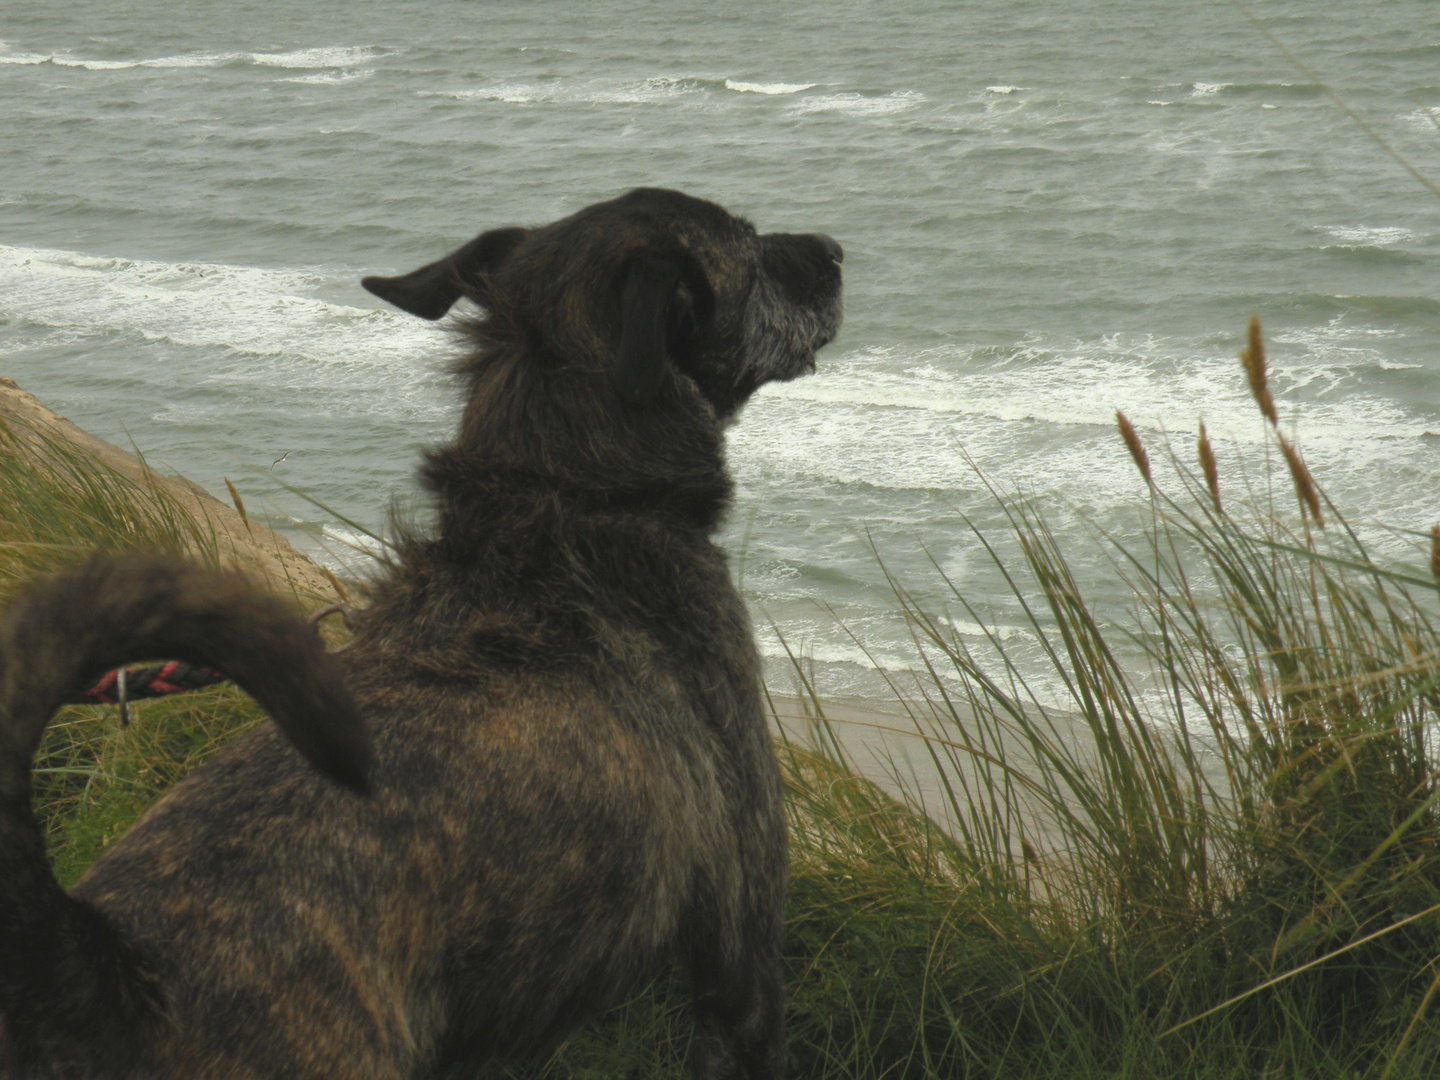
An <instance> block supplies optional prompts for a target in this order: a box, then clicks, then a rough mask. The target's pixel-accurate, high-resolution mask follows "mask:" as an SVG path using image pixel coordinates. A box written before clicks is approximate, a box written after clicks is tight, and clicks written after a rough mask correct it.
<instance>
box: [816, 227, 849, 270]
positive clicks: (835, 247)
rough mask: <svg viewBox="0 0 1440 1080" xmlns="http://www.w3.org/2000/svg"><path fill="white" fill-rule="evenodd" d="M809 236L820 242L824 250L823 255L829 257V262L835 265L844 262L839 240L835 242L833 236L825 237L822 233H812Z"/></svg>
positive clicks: (842, 249)
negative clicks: (831, 261)
mask: <svg viewBox="0 0 1440 1080" xmlns="http://www.w3.org/2000/svg"><path fill="white" fill-rule="evenodd" d="M811 235H813V236H814V237H815V239H816V240H819V241H820V246H821V247H823V248H824V249H825V254H826V255H828V256H830V258H831V260H833V261H834V262H837V263H843V262H844V261H845V249H844V248H842V247H841V246H840V241H839V240H836V239H835V238H834V237H833V236H826V235H825V234H824V233H823V232H817V233H812V234H811Z"/></svg>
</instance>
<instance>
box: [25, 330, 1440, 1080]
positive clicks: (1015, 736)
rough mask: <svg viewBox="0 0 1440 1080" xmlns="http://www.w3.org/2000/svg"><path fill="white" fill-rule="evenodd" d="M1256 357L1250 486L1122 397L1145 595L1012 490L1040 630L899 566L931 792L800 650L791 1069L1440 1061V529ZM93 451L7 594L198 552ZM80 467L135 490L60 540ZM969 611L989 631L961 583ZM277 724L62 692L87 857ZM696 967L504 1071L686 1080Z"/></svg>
mask: <svg viewBox="0 0 1440 1080" xmlns="http://www.w3.org/2000/svg"><path fill="white" fill-rule="evenodd" d="M1244 359H1245V365H1244V367H1245V372H1246V377H1248V378H1249V380H1250V385H1251V389H1252V393H1254V395H1255V397H1256V401H1257V405H1258V406H1259V409H1260V411H1261V413H1262V414H1263V416H1264V419H1257V423H1260V424H1264V425H1265V430H1266V432H1267V436H1266V437H1267V439H1268V440H1270V442H1269V446H1270V447H1271V449H1272V450H1273V452H1272V453H1269V454H1267V455H1266V456H1265V457H1264V460H1263V462H1262V463H1261V464H1259V465H1258V466H1255V467H1254V470H1255V471H1254V472H1253V473H1251V474H1248V475H1247V474H1245V473H1237V474H1236V475H1233V476H1232V475H1226V473H1225V472H1223V471H1222V470H1221V469H1220V468H1219V466H1218V465H1217V464H1216V455H1215V452H1214V448H1213V447H1212V446H1211V444H1210V441H1209V439H1208V436H1207V435H1206V434H1205V433H1204V431H1203V428H1202V430H1201V434H1200V437H1199V439H1198V440H1197V442H1196V445H1195V448H1194V455H1193V457H1192V455H1191V452H1190V450H1189V447H1188V446H1184V445H1178V444H1169V445H1157V446H1152V447H1149V448H1147V447H1146V446H1145V444H1144V441H1143V440H1142V438H1141V436H1140V435H1139V434H1138V433H1137V432H1136V430H1135V428H1134V427H1133V425H1131V424H1130V423H1129V421H1128V420H1126V419H1125V418H1123V417H1118V418H1117V420H1118V422H1119V427H1120V437H1121V438H1122V439H1123V441H1124V444H1125V445H1126V446H1127V447H1128V448H1129V450H1130V453H1131V455H1132V457H1133V458H1134V459H1135V461H1136V465H1137V469H1138V471H1139V475H1138V476H1137V490H1136V503H1135V512H1136V514H1137V515H1138V520H1139V521H1140V522H1141V527H1140V528H1138V529H1135V530H1130V531H1127V533H1126V534H1125V535H1124V536H1106V535H1104V534H1103V533H1101V532H1100V531H1099V530H1097V533H1096V542H1097V543H1099V544H1102V545H1105V546H1106V547H1107V548H1108V550H1109V551H1110V553H1111V554H1112V556H1113V566H1114V568H1115V573H1116V574H1117V575H1119V577H1120V578H1121V579H1122V580H1123V581H1124V582H1125V583H1126V585H1127V586H1128V588H1127V590H1126V594H1127V595H1128V597H1129V604H1128V607H1127V608H1126V609H1125V610H1122V611H1110V610H1100V609H1098V608H1097V607H1096V605H1095V603H1094V602H1093V601H1092V600H1091V599H1090V597H1091V596H1093V595H1096V594H1097V593H1098V591H1099V590H1096V589H1094V588H1093V584H1094V583H1088V585H1089V586H1090V587H1087V583H1086V582H1081V581H1077V580H1076V579H1075V577H1074V575H1073V574H1072V572H1071V570H1070V565H1069V563H1068V562H1067V560H1066V556H1065V553H1064V551H1062V550H1061V548H1060V546H1059V544H1058V543H1057V542H1056V539H1055V536H1054V534H1053V533H1052V532H1051V531H1050V529H1049V528H1048V527H1047V525H1046V515H1045V508H1044V507H1043V506H1042V505H1041V504H1040V503H1039V502H1037V501H1036V500H1034V499H1031V498H1025V497H1021V496H1019V495H1015V494H1011V493H1007V492H1004V491H1001V490H999V489H998V488H996V489H992V497H993V498H994V499H995V500H997V502H998V505H999V506H1000V507H1001V508H1002V509H1003V510H1004V513H1005V516H1006V520H1007V521H1008V530H1007V531H1006V533H1005V535H1003V536H994V535H986V534H984V533H983V532H982V531H980V530H979V529H978V528H977V529H975V530H974V539H975V541H976V543H978V544H979V545H980V546H981V547H982V548H983V550H985V551H986V552H988V553H989V555H990V557H991V558H992V559H993V560H994V564H995V566H996V568H997V569H998V570H999V571H1000V572H1001V573H1002V574H1003V575H1004V578H1005V580H1006V581H1008V582H1009V583H1010V587H1011V589H1012V592H1013V600H1014V608H1015V610H1017V611H1018V612H1020V613H1021V616H1022V619H1023V623H1024V625H1023V627H1022V628H1021V631H1022V632H1021V633H1020V634H1019V635H1018V636H1017V635H1015V634H1007V635H1002V634H1000V633H998V632H994V633H990V634H988V635H982V636H981V637H980V638H978V639H977V638H976V637H975V636H973V635H972V636H969V637H967V636H965V635H962V634H961V633H960V632H958V631H957V630H955V629H954V627H955V625H956V623H955V622H954V621H952V620H951V619H950V618H948V617H947V613H946V612H944V611H940V610H936V608H935V605H934V604H933V603H931V604H922V603H920V602H918V601H917V600H916V599H915V598H914V595H913V594H912V593H911V591H910V590H909V589H908V588H907V586H906V583H904V582H900V581H892V588H893V591H894V594H895V597H896V603H897V605H898V606H899V608H900V610H901V611H902V612H903V613H904V616H905V618H906V620H907V622H908V624H909V626H910V627H911V630H912V637H913V642H914V663H913V665H912V666H913V668H914V671H915V672H918V673H919V676H918V677H910V678H907V679H902V678H901V677H899V676H896V677H895V678H894V679H893V688H894V694H895V699H894V701H893V703H892V705H891V708H890V712H891V713H892V714H893V716H892V718H891V719H889V720H884V718H881V721H883V723H890V724H893V725H895V726H899V727H904V728H906V729H907V730H908V731H909V732H910V736H911V737H912V738H914V739H917V740H919V741H920V745H922V746H923V747H924V750H925V753H926V754H927V755H928V757H929V760H930V764H931V766H932V768H933V772H934V775H933V777H932V778H931V779H932V780H933V787H932V790H931V794H929V795H923V794H922V793H921V792H920V791H918V790H915V789H907V788H906V786H905V784H904V783H903V772H902V770H900V769H898V768H897V769H895V770H894V775H893V777H892V778H891V779H890V781H889V782H883V781H885V780H886V778H884V777H879V776H875V775H873V773H872V774H871V775H866V773H863V772H862V771H861V770H860V769H859V768H858V767H857V766H856V764H855V763H854V762H853V761H852V760H850V755H849V754H848V753H847V751H846V749H845V748H846V746H847V745H849V744H850V740H849V739H848V738H847V737H846V733H845V732H844V731H843V730H841V725H842V721H841V720H839V719H836V718H833V717H830V716H828V715H827V713H826V709H825V702H824V700H823V697H822V696H821V695H820V694H819V693H818V692H817V691H816V688H815V687H813V686H811V685H807V684H805V672H804V666H803V664H797V665H796V676H797V679H799V680H800V682H801V684H802V697H803V698H804V699H805V700H806V701H807V702H808V707H809V711H810V713H811V714H812V715H811V729H812V730H813V732H814V733H815V737H814V738H813V739H810V740H808V741H806V740H800V739H798V738H794V737H790V738H782V739H781V741H780V744H779V751H780V755H781V761H782V766H783V770H784V776H785V784H786V794H787V805H788V812H789V819H790V826H791V840H792V845H791V852H792V865H791V874H792V888H791V899H790V914H789V924H788V935H787V941H786V957H785V962H786V965H787V971H788V976H789V1001H790V1006H789V1052H790V1059H791V1060H790V1073H791V1075H793V1076H796V1077H806V1078H815V1080H822V1078H823V1080H861V1078H873V1080H881V1078H886V1080H891V1078H894V1080H899V1078H912V1077H914V1078H931V1077H933V1078H937V1080H938V1078H951V1077H996V1078H999V1077H1012V1076H1018V1077H1036V1078H1039V1077H1137V1078H1139V1077H1171V1076H1175V1077H1182V1076H1183V1077H1211V1076H1215V1077H1220V1076H1224V1077H1233V1076H1236V1075H1246V1076H1274V1077H1337V1078H1338V1077H1346V1078H1351V1077H1365V1078H1373V1080H1391V1078H1401V1077H1422V1076H1431V1075H1434V1074H1435V1072H1436V1070H1437V1068H1440V1007H1437V1005H1436V1002H1435V1000H1434V999H1435V997H1436V996H1437V990H1440V808H1437V802H1440V783H1437V779H1440V778H1437V759H1436V753H1437V749H1436V746H1435V731H1436V727H1435V722H1436V716H1435V714H1436V710H1437V709H1440V630H1437V626H1436V618H1437V613H1440V605H1437V602H1436V592H1437V587H1436V584H1437V579H1436V572H1440V539H1437V540H1436V541H1435V542H1434V543H1435V545H1436V547H1435V548H1434V549H1431V548H1427V547H1425V546H1424V545H1425V544H1427V543H1429V538H1428V536H1425V535H1418V536H1416V537H1414V539H1415V540H1416V544H1417V546H1416V549H1415V550H1416V557H1415V559H1414V565H1413V566H1408V567H1407V566H1404V565H1390V564H1387V565H1381V564H1380V563H1379V562H1377V561H1376V560H1375V559H1374V558H1373V557H1372V555H1371V553H1370V552H1371V545H1370V544H1368V543H1367V542H1366V540H1365V539H1364V538H1363V536H1362V534H1361V531H1359V530H1356V529H1354V528H1352V527H1351V526H1350V525H1349V524H1348V523H1347V522H1346V520H1345V518H1344V517H1343V515H1342V513H1341V512H1340V509H1339V508H1337V507H1335V506H1333V505H1331V504H1330V503H1329V502H1328V501H1327V500H1326V499H1325V497H1324V494H1323V491H1322V490H1321V488H1320V486H1319V485H1318V484H1317V483H1316V481H1315V479H1314V478H1313V477H1312V476H1311V475H1310V473H1309V470H1308V468H1307V467H1306V465H1305V462H1304V459H1303V457H1302V456H1301V454H1300V453H1299V451H1298V450H1297V449H1296V447H1295V446H1294V445H1293V442H1292V440H1289V439H1282V437H1281V435H1280V427H1279V423H1278V417H1277V415H1276V414H1275V407H1274V402H1273V400H1271V399H1270V398H1269V392H1268V389H1267V388H1266V386H1265V372H1264V356H1263V342H1262V341H1261V338H1260V333H1259V327H1258V325H1256V326H1254V327H1253V328H1252V331H1251V334H1250V340H1249V343H1248V344H1247V348H1246V353H1245V357H1244ZM1267 402H1268V403H1269V408H1268V409H1267V408H1266V403H1267ZM5 446H6V448H8V447H10V446H11V444H9V443H7V444H5ZM8 453H10V451H9V450H8V449H5V450H4V451H3V452H0V463H3V462H4V461H5V458H6V455H7V454H8ZM66 460H68V464H66V465H64V466H63V467H59V468H53V467H51V466H37V465H35V464H34V463H33V462H32V463H30V464H24V463H22V464H21V465H14V464H0V507H5V508H7V509H6V510H5V511H4V512H3V514H0V517H3V518H4V519H5V520H3V521H0V529H4V530H8V531H6V532H4V533H3V536H4V537H5V538H6V543H5V545H4V546H0V582H7V583H8V582H14V581H18V580H20V579H22V578H24V577H26V576H28V575H29V574H33V573H36V572H39V571H42V570H44V569H47V568H49V567H50V566H53V565H59V564H61V563H63V561H64V560H65V559H67V558H70V557H73V556H74V554H75V553H76V552H77V551H79V550H83V549H84V548H85V547H87V546H90V545H95V544H99V545H101V546H128V545H133V544H135V543H144V544H158V545H160V546H168V547H171V548H173V549H177V550H179V549H185V550H189V549H191V546H192V545H193V544H194V542H195V539H196V538H195V535H193V533H192V532H190V531H187V528H186V527H183V523H181V522H178V521H176V520H174V519H173V518H172V517H171V516H169V515H168V511H166V510H165V508H164V506H163V504H157V503H156V502H155V501H154V499H155V493H154V492H146V491H145V490H144V489H143V488H136V487H135V486H134V485H131V486H130V488H123V486H121V487H117V485H116V484H115V482H114V478H113V477H106V476H104V475H103V473H95V472H92V471H91V470H92V469H94V468H102V467H99V466H98V465H97V464H96V463H91V462H79V461H75V460H69V459H66ZM1192 462H1193V463H1192ZM47 470H48V471H47ZM12 476H15V477H18V478H19V479H17V480H13V481H12V480H11V479H10V477H12ZM9 484H14V485H15V486H16V488H17V490H18V491H20V492H21V493H22V494H23V499H20V500H18V501H12V500H11V499H10V498H9V490H8V488H7V485H9ZM47 484H49V485H51V486H52V487H53V489H54V494H53V505H54V506H55V507H57V510H56V511H55V513H53V514H50V513H47V512H46V510H45V507H46V495H45V491H46V487H45V485H47ZM77 489H78V490H79V491H81V492H86V491H97V492H104V501H105V503H106V509H105V510H104V512H103V515H102V514H91V516H90V517H89V518H84V521H85V522H86V523H85V524H84V525H83V527H77V528H76V529H74V530H71V531H66V530H67V529H70V526H69V525H68V521H69V517H70V516H71V514H72V510H71V508H72V507H73V506H76V505H89V504H88V503H85V501H84V499H83V498H81V499H80V502H79V503H77V502H76V500H77V498H80V497H79V496H76V495H75V494H74V492H75V490H77ZM117 500H118V501H117ZM125 500H129V501H125ZM12 505H14V506H23V507H26V508H28V509H26V510H25V512H24V515H16V521H11V520H9V519H10V517H11V516H12V512H11V511H10V510H9V509H8V508H9V507H11V506H12ZM102 517H103V520H104V521H105V522H110V523H113V531H109V530H110V529H111V526H110V525H108V524H107V525H104V526H103V527H102V525H99V524H96V521H97V520H98V519H100V518H102ZM32 519H33V521H32ZM27 530H28V531H27ZM1137 537H1138V539H1137ZM12 541H13V542H12ZM880 554H881V557H882V562H883V553H880ZM21 560H24V561H21ZM935 574H936V575H937V580H939V581H940V582H941V584H942V585H946V586H947V587H948V583H946V582H945V581H944V578H943V574H942V571H941V570H940V568H939V567H938V566H937V567H936V569H935ZM949 603H950V604H952V605H953V607H954V608H955V609H956V610H957V611H960V612H964V613H965V615H966V620H965V621H966V622H967V623H968V624H979V625H982V626H983V625H985V624H986V619H984V618H983V617H982V614H981V613H980V612H978V611H976V610H974V609H973V608H972V607H971V605H970V604H969V603H968V602H967V598H966V596H965V593H964V591H963V590H962V589H960V588H958V587H956V588H951V589H950V592H949ZM1022 643H1023V645H1024V648H1023V649H1022V648H1021V647H1020V645H1021V644H1022ZM1037 657H1038V658H1039V659H1038V660H1037V659H1036V658H1037ZM259 719H260V717H259V715H258V713H257V712H256V710H255V709H254V706H253V705H252V704H250V703H249V701H248V699H245V698H244V696H243V695H241V694H240V693H239V692H238V691H235V690H233V689H231V688H217V689H213V690H210V691H207V692H205V693H204V694H196V695H189V696H186V697H184V698H178V699H170V700H165V701H158V702H147V703H144V704H143V705H142V706H140V707H139V708H137V709H136V715H135V717H134V721H133V723H132V724H131V726H130V727H128V728H121V727H120V726H119V724H118V722H117V721H116V718H115V717H114V716H113V710H111V711H108V712H107V711H106V710H102V709H99V708H68V709H66V710H64V711H63V712H62V714H61V715H60V716H59V717H57V720H56V722H55V723H54V724H53V725H52V727H51V730H50V732H49V734H48V735H47V739H46V742H45V745H44V747H43V748H42V751H41V755H40V758H39V760H38V765H39V766H40V769H39V771H38V773H37V778H36V779H37V784H36V797H37V809H38V812H39V813H40V815H41V817H42V819H43V820H44V821H45V822H46V825H47V828H48V829H49V835H50V842H51V850H52V857H53V858H54V859H55V861H56V864H57V868H58V870H59V873H60V875H61V877H62V879H63V880H65V881H67V882H69V881H73V880H74V879H75V877H76V876H78V874H79V873H80V872H82V871H83V868H84V866H85V865H86V864H87V863H88V862H89V861H90V860H91V859H93V857H94V856H95V854H96V853H97V852H98V851H99V850H100V849H101V848H102V847H103V845H104V843H106V842H108V841H109V840H110V839H112V838H113V837H114V836H116V835H118V834H119V833H120V832H122V831H123V829H124V828H125V827H126V826H127V825H128V823H129V822H130V821H131V820H133V818H134V817H135V815H136V814H138V813H139V812H141V811H142V810H143V808H144V806H146V805H148V803H149V802H150V801H151V800H152V799H153V798H154V797H155V796H156V795H158V793H159V792H161V791H162V790H163V789H164V788H165V787H166V786H168V784H170V783H172V782H173V781H174V780H175V779H176V778H178V777H179V776H181V775H183V774H184V773H185V772H186V771H188V770H189V769H190V768H192V767H193V766H194V765H195V764H196V763H198V762H199V761H201V760H203V759H204V758H205V757H206V756H207V755H208V754H209V753H211V752H212V751H213V750H214V748H215V747H217V746H219V745H221V744H223V742H224V741H225V739H226V738H228V737H229V736H230V735H232V734H233V733H234V732H236V731H239V730H243V729H244V728H245V727H247V726H249V725H251V724H253V723H256V722H258V721H259ZM883 723H882V726H883ZM935 790H938V791H940V792H941V796H940V798H939V800H938V801H937V800H936V798H935V796H934V794H933V792H934V791H935ZM677 989H678V988H677V987H675V986H673V985H671V984H670V983H665V984H662V985H657V986H655V987H652V988H650V989H649V990H647V991H646V992H644V993H642V994H640V995H639V996H637V997H636V998H635V999H634V1000H633V1001H631V1002H629V1003H627V1004H626V1005H625V1006H623V1007H621V1008H620V1009H618V1010H615V1011H614V1012H613V1013H612V1014H610V1015H609V1016H607V1017H606V1018H605V1019H604V1020H603V1021H602V1022H600V1023H598V1024H596V1025H593V1026H591V1027H589V1028H586V1029H585V1030H583V1031H582V1032H580V1033H579V1034H577V1035H576V1036H575V1037H574V1038H572V1039H571V1040H569V1041H568V1042H567V1043H566V1044H565V1045H564V1046H562V1047H561V1048H560V1049H559V1050H558V1051H557V1052H556V1053H555V1054H554V1055H553V1056H551V1057H550V1058H549V1059H547V1060H546V1061H545V1062H543V1063H540V1064H531V1065H527V1066H524V1067H517V1068H515V1069H513V1070H511V1069H504V1068H501V1069H497V1070H496V1072H497V1073H501V1074H506V1073H513V1074H514V1075H516V1076H524V1077H536V1078H540V1077H543V1078H546V1080H548V1078H551V1077H557V1078H558V1077H586V1078H588V1077H598V1076H602V1075H604V1076H614V1075H621V1074H623V1075H626V1076H632V1075H634V1076H657V1077H668V1076H675V1077H679V1076H681V1075H683V1073H684V1059H685V1049H686V1040H687V1026H686V1020H685V1016H684V1010H683V1006H682V1004H681V1002H683V994H680V993H676V992H675V991H676V990H677Z"/></svg>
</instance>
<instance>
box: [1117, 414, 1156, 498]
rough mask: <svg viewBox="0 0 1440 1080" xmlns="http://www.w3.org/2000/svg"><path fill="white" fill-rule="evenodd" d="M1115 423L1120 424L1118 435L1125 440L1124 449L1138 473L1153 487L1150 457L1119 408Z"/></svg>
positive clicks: (1132, 426)
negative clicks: (1128, 452)
mask: <svg viewBox="0 0 1440 1080" xmlns="http://www.w3.org/2000/svg"><path fill="white" fill-rule="evenodd" d="M1115 423H1116V424H1118V425H1119V426H1120V437H1121V438H1122V439H1124V440H1125V449H1127V450H1129V451H1130V457H1131V458H1132V459H1134V461H1135V467H1136V468H1137V469H1139V470H1140V475H1141V476H1143V477H1144V478H1145V483H1147V484H1149V485H1150V486H1151V487H1154V486H1155V481H1154V480H1152V479H1150V457H1149V455H1147V454H1146V453H1145V447H1144V446H1143V445H1141V443H1140V436H1139V435H1137V434H1135V427H1134V425H1133V424H1131V423H1130V421H1129V419H1128V418H1127V417H1126V416H1125V414H1124V413H1123V412H1121V411H1120V410H1119V409H1116V410H1115Z"/></svg>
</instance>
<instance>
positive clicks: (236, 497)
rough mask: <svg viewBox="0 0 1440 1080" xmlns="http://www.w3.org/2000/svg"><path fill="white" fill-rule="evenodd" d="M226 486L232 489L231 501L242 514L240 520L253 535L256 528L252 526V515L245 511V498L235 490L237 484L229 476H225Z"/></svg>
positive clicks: (237, 511) (236, 510)
mask: <svg viewBox="0 0 1440 1080" xmlns="http://www.w3.org/2000/svg"><path fill="white" fill-rule="evenodd" d="M225 486H226V487H227V488H229V489H230V501H231V502H233V503H234V504H235V512H236V513H238V514H239V515H240V520H241V521H243V522H244V523H245V529H246V531H247V532H249V533H250V534H251V535H252V536H253V535H254V533H255V530H254V529H252V528H250V516H249V515H248V514H246V513H245V500H244V499H242V498H240V492H238V491H236V490H235V485H234V484H232V483H231V482H230V478H229V477H228V476H227V477H225Z"/></svg>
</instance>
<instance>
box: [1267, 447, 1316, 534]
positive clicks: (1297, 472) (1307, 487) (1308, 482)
mask: <svg viewBox="0 0 1440 1080" xmlns="http://www.w3.org/2000/svg"><path fill="white" fill-rule="evenodd" d="M1277 437H1278V438H1279V440H1280V452H1281V453H1282V454H1284V455H1285V464H1287V465H1289V466H1290V477H1291V479H1293V480H1294V481H1295V494H1296V495H1298V496H1299V497H1300V502H1301V505H1302V506H1304V507H1305V508H1307V509H1308V510H1309V511H1310V516H1311V517H1313V518H1314V519H1315V524H1316V525H1319V526H1320V527H1321V528H1322V529H1323V528H1324V527H1325V517H1324V515H1322V514H1321V513H1320V496H1319V494H1318V493H1317V492H1316V490H1315V481H1314V480H1312V479H1311V478H1310V470H1309V469H1307V468H1306V467H1305V462H1304V461H1303V460H1301V458H1300V452H1299V451H1298V450H1296V449H1295V448H1294V447H1293V446H1291V445H1290V444H1289V443H1288V442H1286V441H1285V436H1284V435H1279V436H1277Z"/></svg>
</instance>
